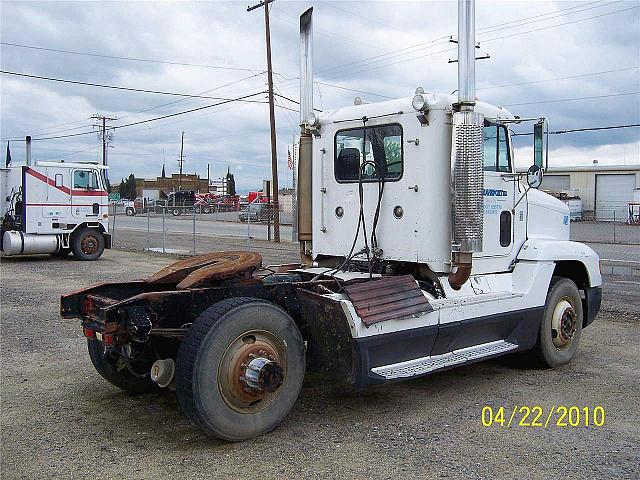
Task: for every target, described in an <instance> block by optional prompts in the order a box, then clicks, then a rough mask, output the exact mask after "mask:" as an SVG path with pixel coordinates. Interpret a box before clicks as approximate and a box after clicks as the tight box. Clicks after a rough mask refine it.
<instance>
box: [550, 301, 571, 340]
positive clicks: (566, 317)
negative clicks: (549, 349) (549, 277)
mask: <svg viewBox="0 0 640 480" xmlns="http://www.w3.org/2000/svg"><path fill="white" fill-rule="evenodd" d="M577 320H578V316H577V315H576V311H575V309H574V308H573V305H571V303H570V302H569V301H568V300H567V299H562V300H560V301H559V302H558V304H557V305H556V308H555V309H554V311H553V318H552V321H551V336H552V339H553V344H554V345H555V346H556V348H559V349H563V348H565V347H566V346H568V345H569V344H570V343H571V340H572V339H573V334H574V333H575V332H576V327H577Z"/></svg>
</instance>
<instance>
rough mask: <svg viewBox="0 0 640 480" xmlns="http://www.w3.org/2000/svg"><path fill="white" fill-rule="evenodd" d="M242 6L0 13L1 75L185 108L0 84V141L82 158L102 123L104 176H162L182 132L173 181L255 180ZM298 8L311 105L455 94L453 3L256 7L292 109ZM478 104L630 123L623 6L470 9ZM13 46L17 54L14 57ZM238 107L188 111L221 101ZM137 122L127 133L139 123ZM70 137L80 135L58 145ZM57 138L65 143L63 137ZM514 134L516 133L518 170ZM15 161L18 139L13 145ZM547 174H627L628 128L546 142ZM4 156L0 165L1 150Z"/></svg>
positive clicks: (635, 51) (522, 151)
mask: <svg viewBox="0 0 640 480" xmlns="http://www.w3.org/2000/svg"><path fill="white" fill-rule="evenodd" d="M247 5H248V3H247V2H157V1H156V2H131V1H129V2H11V1H2V2H1V3H0V9H1V12H0V21H1V26H0V37H1V41H2V45H1V46H0V54H1V57H0V64H1V67H2V70H3V71H6V72H14V73H21V74H28V75H36V76H43V77H49V78H55V79H63V80H72V81H77V82H86V83H94V84H101V85H110V86H117V87H125V88H127V89H141V90H154V91H157V92H164V93H173V94H183V95H186V94H188V95H201V96H205V97H214V98H193V97H191V98H190V97H187V96H178V95H166V94H160V93H144V92H139V91H129V90H117V89H110V88H100V87H96V86H86V85H78V84H72V83H62V82H56V81H52V80H43V79H35V78H26V77H21V76H15V75H8V74H2V75H0V81H1V86H0V102H1V104H0V113H1V118H0V130H1V131H0V133H1V138H2V140H3V143H2V149H3V152H4V148H6V147H5V145H6V139H13V138H23V137H24V136H25V135H31V136H33V137H34V138H47V137H56V136H66V137H65V138H57V139H48V140H38V141H34V146H33V154H34V157H35V158H36V159H37V160H49V159H51V160H54V159H55V160H66V161H95V160H98V159H99V158H100V157H99V155H100V154H101V149H100V142H99V140H98V138H97V135H96V134H95V133H88V134H84V133H85V132H91V131H92V130H93V127H92V123H93V121H92V120H91V119H90V117H91V116H92V115H95V114H102V115H108V116H111V117H116V118H117V120H116V121H114V122H112V125H115V126H123V125H128V124H131V123H135V125H131V126H126V127H122V128H119V129H117V130H115V132H114V138H113V141H112V148H110V150H109V164H110V165H111V167H112V168H111V174H110V177H111V179H112V182H114V181H117V180H119V179H120V178H121V177H123V176H127V175H128V174H129V173H131V172H133V173H134V174H135V175H136V176H137V177H147V178H152V177H154V176H156V175H159V174H160V172H161V170H162V165H163V163H164V164H166V169H167V173H169V172H172V171H177V157H178V154H179V151H180V135H181V132H182V131H184V132H185V154H186V161H185V167H184V169H185V171H186V172H188V173H192V172H197V173H199V174H201V175H202V176H206V168H207V164H210V165H211V171H212V176H219V175H221V174H222V173H224V172H226V169H227V166H229V167H230V168H231V171H232V172H234V173H235V176H236V183H237V185H238V187H239V189H240V190H242V191H246V190H249V189H253V188H256V187H260V186H261V184H262V179H264V178H268V177H269V176H270V150H269V149H270V145H269V123H268V118H269V117H268V108H267V105H266V104H265V103H263V102H264V101H265V100H266V95H265V94H264V93H263V92H264V91H265V89H266V75H265V74H264V70H265V68H266V67H265V64H266V60H265V44H264V43H265V42H264V20H263V13H262V11H261V10H255V11H253V12H250V13H248V12H247V11H246V7H247ZM309 6H313V7H314V32H315V36H314V40H315V45H314V49H315V66H314V68H315V80H316V81H317V82H318V83H317V85H316V90H315V100H314V101H315V105H316V106H317V107H319V108H322V109H329V108H334V107H339V106H343V105H349V104H352V102H353V98H354V97H355V96H356V95H357V96H361V97H363V98H364V99H365V100H367V101H384V100H385V99H387V98H394V97H407V96H412V95H413V92H414V90H415V88H416V87H417V86H422V87H424V88H425V90H427V91H433V92H448V93H450V92H452V91H453V90H455V89H456V87H457V86H456V81H457V80H456V75H457V74H456V64H455V63H448V60H449V59H455V58H456V56H457V52H456V49H455V48H456V47H455V44H452V43H450V42H448V41H447V38H448V37H449V35H455V33H456V28H457V19H456V18H457V7H456V3H455V2H453V1H449V2H346V1H345V2H342V1H341V2H329V1H316V2H289V1H285V0H277V1H275V2H274V3H273V4H272V8H271V32H272V50H273V59H274V71H275V72H276V75H275V81H276V82H275V85H276V92H277V93H278V94H280V95H283V96H285V97H288V98H290V99H294V100H295V99H297V98H298V81H297V80H296V77H297V75H298V16H299V15H300V14H301V13H302V12H303V11H304V10H305V9H306V8H308V7H309ZM476 30H477V34H476V40H478V41H480V42H481V48H480V50H478V52H479V54H482V55H484V54H487V53H488V54H490V56H491V58H490V59H487V60H482V61H479V62H478V64H477V67H476V71H477V87H478V91H477V94H478V97H479V98H480V99H482V100H485V101H488V102H490V103H495V104H498V105H503V106H506V108H508V109H509V110H510V111H512V112H513V113H515V114H518V115H521V116H541V115H546V116H547V117H549V118H550V121H551V129H552V130H559V129H573V128H583V127H601V126H610V125H623V124H631V123H640V95H639V94H638V92H639V91H640V71H639V69H638V66H639V65H640V3H639V2H637V1H591V2H566V1H561V2H557V1H536V2H533V1H527V2H506V1H503V2H489V1H478V2H477V5H476ZM27 47H29V48H27ZM251 94H256V95H254V96H251V97H248V98H247V100H251V102H232V103H225V104H221V105H219V106H216V107H210V108H205V109H201V110H197V111H195V112H192V113H187V114H184V115H177V116H172V117H169V118H165V119H161V120H153V119H154V118H157V117H162V116H165V115H170V114H173V113H176V112H183V111H185V110H191V109H196V108H199V107H205V106H209V105H212V104H216V103H219V102H222V101H223V100H221V99H234V98H237V97H240V96H245V95H251ZM277 102H278V108H277V110H276V121H277V128H278V153H279V170H280V183H281V185H283V184H287V183H290V182H291V179H290V172H289V171H288V170H287V144H289V143H291V142H292V138H293V135H294V133H295V132H296V131H297V126H296V125H297V123H298V113H297V110H296V108H297V106H296V105H295V104H294V103H292V102H290V101H288V100H286V99H284V98H282V97H279V98H278V99H277ZM138 122H139V123H138ZM75 134H80V135H75ZM67 135H73V136H67ZM529 142H530V138H528V137H519V142H518V146H519V148H518V151H517V159H518V162H519V163H520V164H523V165H527V164H530V163H531V161H530V159H529V149H528V143H529ZM11 145H12V147H11V150H12V155H13V157H14V159H15V160H22V159H23V156H24V147H23V144H21V143H19V142H13V143H12V144H11ZM550 145H551V154H550V157H551V165H552V166H553V165H569V164H580V163H591V162H592V161H593V160H594V159H597V160H598V161H599V162H600V163H615V164H624V163H626V164H632V163H633V164H638V163H640V129H639V128H627V129H619V130H606V131H600V132H589V133H574V134H566V135H555V136H553V137H552V139H551V143H550ZM3 158H4V155H3Z"/></svg>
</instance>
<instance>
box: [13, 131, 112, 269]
mask: <svg viewBox="0 0 640 480" xmlns="http://www.w3.org/2000/svg"><path fill="white" fill-rule="evenodd" d="M29 140H30V139H28V140H27V143H29ZM29 150H30V145H28V146H27V162H26V163H27V164H26V165H18V166H9V167H7V168H0V218H1V220H2V224H1V226H0V249H1V250H2V252H3V254H4V255H6V256H12V255H34V254H47V253H48V254H51V255H54V256H60V257H65V256H67V255H69V254H70V253H73V256H74V257H75V258H77V259H79V260H96V259H98V258H99V257H100V256H101V255H102V252H103V251H104V249H105V248H111V236H110V235H109V219H108V194H107V191H106V186H105V177H104V171H105V169H106V168H107V167H105V166H102V165H97V164H95V163H65V162H37V164H36V165H32V164H31V159H30V151H29Z"/></svg>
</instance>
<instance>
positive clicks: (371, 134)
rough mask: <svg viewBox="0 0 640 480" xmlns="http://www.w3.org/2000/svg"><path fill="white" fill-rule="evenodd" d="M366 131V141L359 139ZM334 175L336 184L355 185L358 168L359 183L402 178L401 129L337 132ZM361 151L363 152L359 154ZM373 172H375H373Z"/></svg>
mask: <svg viewBox="0 0 640 480" xmlns="http://www.w3.org/2000/svg"><path fill="white" fill-rule="evenodd" d="M365 131H366V140H365V141H364V142H363V137H364V135H365V133H364V132H365ZM335 142H336V143H335V156H334V173H335V177H336V180H337V181H338V182H357V181H358V180H359V176H360V168H361V166H362V165H363V164H364V163H365V162H373V163H374V164H375V165H376V167H374V166H373V165H371V164H368V165H365V167H364V168H363V171H362V180H363V181H365V182H371V181H377V180H378V178H379V176H380V177H382V178H383V179H384V180H385V181H394V180H399V179H400V177H402V171H403V159H402V153H403V152H402V127H401V126H400V125H397V124H393V125H379V126H373V127H367V128H366V129H363V128H353V129H349V130H340V131H339V132H338V133H337V134H336V139H335ZM363 150H364V151H363ZM376 169H378V170H379V172H376Z"/></svg>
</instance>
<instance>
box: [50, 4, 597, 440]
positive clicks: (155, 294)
mask: <svg viewBox="0 0 640 480" xmlns="http://www.w3.org/2000/svg"><path fill="white" fill-rule="evenodd" d="M458 17H459V24H458V32H459V35H458V37H459V38H458V48H459V78H458V84H459V93H458V95H457V96H451V95H443V94H435V93H427V92H425V90H424V89H422V88H418V89H416V91H415V94H414V96H413V97H407V98H401V99H397V100H390V101H387V102H380V103H370V104H368V103H364V102H361V101H356V102H355V104H354V105H353V106H348V107H344V108H340V109H336V110H332V111H326V112H317V111H316V110H314V109H313V101H312V99H313V78H312V75H311V70H312V68H311V67H312V58H311V42H312V36H311V31H312V9H309V10H308V11H307V12H305V13H304V14H303V15H302V16H301V18H300V33H301V60H302V64H301V69H300V78H301V85H300V93H301V97H300V105H301V111H300V124H301V135H300V141H299V148H298V150H299V155H298V159H299V160H298V165H297V172H296V173H297V179H298V188H297V202H298V203H297V211H298V222H297V224H298V225H297V226H298V240H299V243H300V254H301V258H300V264H289V265H272V266H267V267H266V268H262V259H261V257H260V256H259V255H257V254H256V253H255V252H215V253H211V254H207V255H203V256H200V257H194V258H190V259H188V260H183V261H180V262H177V263H175V264H173V265H169V266H168V267H166V268H164V269H162V270H161V271H159V272H157V273H155V274H154V275H151V276H150V277H148V278H146V279H144V280H140V281H136V282H126V283H122V282H118V283H109V284H101V285H96V286H94V287H91V288H88V289H85V290H83V291H80V292H76V293H73V294H71V295H66V296H63V298H62V302H61V312H62V315H63V316H64V317H67V318H78V317H79V318H81V320H82V327H83V332H84V334H85V336H86V337H87V342H88V348H89V356H90V358H91V361H92V362H93V364H94V366H95V367H96V370H97V371H98V372H99V373H100V374H101V375H102V376H103V377H104V378H105V379H106V380H108V381H110V382H111V383H113V384H114V385H116V386H118V387H120V388H123V389H125V390H128V391H136V392H140V391H154V390H157V389H158V388H165V387H169V388H175V389H176V393H177V398H178V401H179V403H180V405H181V407H182V409H183V411H184V412H185V414H186V415H187V416H188V417H189V418H191V419H192V420H194V422H195V423H197V424H198V425H200V426H202V427H204V428H205V429H206V430H207V431H208V432H210V433H211V434H213V435H216V436H218V437H220V438H223V439H226V440H231V441H237V440H243V439H247V438H250V437H253V436H256V435H260V434H263V433H266V432H268V431H270V430H272V429H273V428H275V427H276V426H277V425H278V424H279V423H280V422H281V421H282V420H283V419H284V417H285V416H286V415H287V413H288V412H289V410H290V409H291V407H292V406H293V404H294V403H295V401H296V398H297V397H298V394H299V393H300V389H301V386H302V382H303V379H304V376H305V372H307V371H309V372H314V373H316V374H318V377H316V378H322V377H325V378H329V379H331V380H337V381H342V382H345V383H347V384H350V385H352V386H355V387H356V388H365V387H368V386H371V385H376V384H383V383H386V382H394V381H399V380H404V379H410V378H416V377H420V376H424V375H428V374H430V373H433V372H438V371H442V370H446V369H451V368H454V367H458V366H463V365H468V364H470V363H473V362H477V361H481V360H484V359H488V358H493V357H496V356H503V355H510V354H514V353H518V354H519V359H518V363H519V364H523V363H528V364H529V365H535V366H538V367H540V366H541V367H546V368H552V367H559V366H562V365H565V364H567V363H568V362H570V361H571V360H572V359H573V357H574V355H575V353H576V350H577V348H578V344H579V341H580V337H581V334H582V330H583V328H585V327H587V326H588V325H589V324H590V323H591V322H592V321H593V320H594V318H595V316H596V314H597V312H598V310H599V308H600V302H601V283H602V279H601V275H600V271H599V259H598V256H597V255H596V254H595V252H594V251H593V250H591V249H590V248H589V247H587V246H586V245H583V244H580V243H576V242H572V241H570V240H569V211H568V208H567V207H566V206H565V205H564V204H563V203H562V202H560V201H558V200H556V199H555V198H553V197H551V196H549V195H546V194H544V193H543V192H541V191H539V190H537V189H536V188H537V187H539V186H540V184H541V181H543V168H544V167H545V166H546V161H545V160H546V158H547V149H546V148H545V141H546V138H545V137H546V132H547V131H548V128H547V126H546V121H545V119H526V118H517V117H515V116H514V115H512V114H511V113H510V112H508V111H506V110H504V109H503V108H500V107H498V106H492V105H489V104H486V103H483V102H479V101H477V99H476V98H475V88H474V85H475V83H474V81H475V76H474V73H473V69H472V66H473V61H474V58H475V57H474V55H475V53H474V45H475V41H474V37H473V32H474V25H473V1H468V0H465V1H460V2H459V14H458ZM529 120H531V121H532V122H533V123H534V128H533V130H534V132H533V133H534V135H533V138H534V158H533V159H532V163H533V165H532V166H531V168H530V169H529V171H528V172H527V174H521V173H518V172H517V171H516V170H515V168H514V158H513V147H512V144H511V138H510V134H509V128H508V127H509V125H511V124H512V123H515V122H520V123H523V122H527V121H529ZM547 145H548V144H547ZM488 381H498V380H497V379H494V380H488ZM460 394H461V395H463V394H464V392H460Z"/></svg>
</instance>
